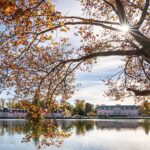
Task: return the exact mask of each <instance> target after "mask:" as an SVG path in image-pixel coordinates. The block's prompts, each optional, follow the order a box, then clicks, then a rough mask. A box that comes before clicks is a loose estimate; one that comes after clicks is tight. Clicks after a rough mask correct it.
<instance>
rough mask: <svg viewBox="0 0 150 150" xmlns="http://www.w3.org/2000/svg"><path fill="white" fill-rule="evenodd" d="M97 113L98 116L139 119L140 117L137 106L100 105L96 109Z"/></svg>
mask: <svg viewBox="0 0 150 150" xmlns="http://www.w3.org/2000/svg"><path fill="white" fill-rule="evenodd" d="M96 113H97V115H98V116H126V117H138V116H139V115H140V111H139V108H138V106H135V105H115V106H107V105H100V106H98V107H97V108H96Z"/></svg>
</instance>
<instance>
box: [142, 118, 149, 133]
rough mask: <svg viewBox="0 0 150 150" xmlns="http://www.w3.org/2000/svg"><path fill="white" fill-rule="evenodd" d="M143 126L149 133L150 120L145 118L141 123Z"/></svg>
mask: <svg viewBox="0 0 150 150" xmlns="http://www.w3.org/2000/svg"><path fill="white" fill-rule="evenodd" d="M141 126H142V127H143V129H144V131H145V133H146V134H149V131H150V120H147V119H146V120H144V122H142V123H141Z"/></svg>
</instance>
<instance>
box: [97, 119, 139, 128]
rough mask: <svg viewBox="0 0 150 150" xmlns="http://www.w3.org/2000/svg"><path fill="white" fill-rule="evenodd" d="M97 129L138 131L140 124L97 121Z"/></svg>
mask: <svg viewBox="0 0 150 150" xmlns="http://www.w3.org/2000/svg"><path fill="white" fill-rule="evenodd" d="M95 125H96V128H97V129H136V128H138V127H139V126H140V122H138V121H136V120H134V121H96V122H95Z"/></svg>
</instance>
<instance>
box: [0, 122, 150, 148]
mask: <svg viewBox="0 0 150 150" xmlns="http://www.w3.org/2000/svg"><path fill="white" fill-rule="evenodd" d="M55 123H56V124H57V126H58V127H59V129H60V130H63V131H66V132H71V133H72V134H71V136H70V137H68V138H66V139H64V142H63V144H62V146H61V147H59V148H58V147H56V146H50V147H46V148H43V149H44V150H79V149H80V150H150V120H57V121H56V122H55ZM25 124H26V121H25V120H0V150H35V149H36V147H37V145H38V140H36V139H33V140H31V141H30V142H27V143H22V142H21V141H22V138H23V137H24V136H25V135H26V133H25V132H23V131H17V130H15V127H18V126H19V127H20V126H24V125H25Z"/></svg>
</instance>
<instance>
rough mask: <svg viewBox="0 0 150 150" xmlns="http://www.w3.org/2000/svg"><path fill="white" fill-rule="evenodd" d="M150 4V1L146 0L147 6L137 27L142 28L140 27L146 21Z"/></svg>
mask: <svg viewBox="0 0 150 150" xmlns="http://www.w3.org/2000/svg"><path fill="white" fill-rule="evenodd" d="M149 2H150V0H146V3H145V6H144V9H143V11H142V14H141V17H140V19H139V22H138V23H137V25H136V26H137V27H138V28H140V26H141V25H142V23H143V22H144V20H145V17H146V15H147V10H148V7H149Z"/></svg>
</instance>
